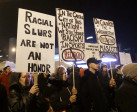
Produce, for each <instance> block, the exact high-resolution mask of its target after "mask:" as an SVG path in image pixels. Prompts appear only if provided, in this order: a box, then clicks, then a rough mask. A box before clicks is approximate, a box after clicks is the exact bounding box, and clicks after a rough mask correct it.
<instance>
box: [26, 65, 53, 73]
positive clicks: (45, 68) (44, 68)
mask: <svg viewBox="0 0 137 112" xmlns="http://www.w3.org/2000/svg"><path fill="white" fill-rule="evenodd" d="M50 68H51V66H50V65H49V64H46V65H45V64H35V63H28V72H45V73H50Z"/></svg>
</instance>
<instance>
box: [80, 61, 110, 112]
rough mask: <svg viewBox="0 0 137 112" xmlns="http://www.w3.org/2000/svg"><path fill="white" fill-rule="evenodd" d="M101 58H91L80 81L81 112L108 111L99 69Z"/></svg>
mask: <svg viewBox="0 0 137 112" xmlns="http://www.w3.org/2000/svg"><path fill="white" fill-rule="evenodd" d="M100 62H101V60H96V59H95V58H89V59H88V60H87V65H88V69H87V70H85V71H84V76H83V77H82V78H81V81H80V103H81V105H80V106H81V112H108V109H107V105H108V104H107V101H106V96H105V93H104V90H103V87H102V85H101V81H100V79H99V75H100V73H99V72H98V71H97V70H98V68H99V63H100Z"/></svg>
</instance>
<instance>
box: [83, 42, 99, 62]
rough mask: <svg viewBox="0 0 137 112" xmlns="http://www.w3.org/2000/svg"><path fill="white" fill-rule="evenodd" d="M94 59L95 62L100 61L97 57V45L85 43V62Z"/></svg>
mask: <svg viewBox="0 0 137 112" xmlns="http://www.w3.org/2000/svg"><path fill="white" fill-rule="evenodd" d="M93 57H94V58H96V59H97V60H101V59H100V56H99V49H98V44H92V43H85V62H87V60H88V59H89V58H93Z"/></svg>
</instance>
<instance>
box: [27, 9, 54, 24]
mask: <svg viewBox="0 0 137 112" xmlns="http://www.w3.org/2000/svg"><path fill="white" fill-rule="evenodd" d="M25 21H26V22H30V23H35V24H40V25H45V26H50V27H53V25H52V23H51V21H48V20H45V19H41V18H36V17H33V16H32V13H31V12H29V11H26V18H25Z"/></svg>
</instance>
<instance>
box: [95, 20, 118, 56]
mask: <svg viewBox="0 0 137 112" xmlns="http://www.w3.org/2000/svg"><path fill="white" fill-rule="evenodd" d="M93 21H94V27H95V32H96V39H97V42H98V44H99V53H100V57H101V58H104V57H111V58H118V51H117V44H116V37H115V31H114V23H113V21H109V20H103V19H98V18H93Z"/></svg>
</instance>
